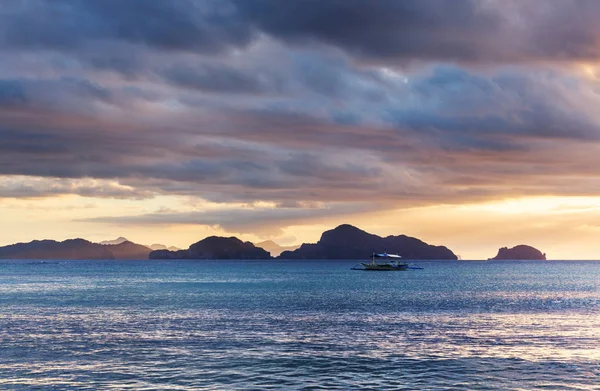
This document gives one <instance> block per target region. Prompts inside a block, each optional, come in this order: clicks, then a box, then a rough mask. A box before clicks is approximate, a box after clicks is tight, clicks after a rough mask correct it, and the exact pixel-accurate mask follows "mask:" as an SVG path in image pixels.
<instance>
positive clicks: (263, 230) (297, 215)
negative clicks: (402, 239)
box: [85, 203, 369, 235]
mask: <svg viewBox="0 0 600 391" xmlns="http://www.w3.org/2000/svg"><path fill="white" fill-rule="evenodd" d="M368 210H369V207H368V206H367V205H366V204H362V203H357V204H337V205H336V204H333V205H329V206H327V207H313V208H306V207H300V208H285V207H277V208H265V207H245V208H239V207H237V208H232V207H227V208H220V209H212V210H204V211H194V212H190V211H186V212H173V211H159V212H156V213H150V214H143V215H137V216H114V217H97V218H91V219H86V220H85V221H88V222H99V223H108V224H129V225H141V226H145V225H155V224H157V225H164V226H169V225H201V226H216V227H219V228H221V229H223V230H224V231H226V232H229V233H240V234H252V233H254V234H260V235H272V234H280V233H281V231H280V230H281V229H282V228H285V227H287V226H289V225H293V224H302V223H310V222H314V221H323V219H331V218H344V217H347V216H351V215H355V214H358V213H361V212H365V211H368Z"/></svg>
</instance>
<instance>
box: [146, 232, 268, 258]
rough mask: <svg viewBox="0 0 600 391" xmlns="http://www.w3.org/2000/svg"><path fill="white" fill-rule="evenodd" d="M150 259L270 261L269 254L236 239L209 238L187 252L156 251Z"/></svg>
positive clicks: (193, 245) (194, 245)
mask: <svg viewBox="0 0 600 391" xmlns="http://www.w3.org/2000/svg"><path fill="white" fill-rule="evenodd" d="M149 258H150V259H272V257H271V254H270V253H269V252H268V251H266V250H264V249H262V248H260V247H256V246H255V245H254V244H252V243H251V242H243V241H241V240H240V239H238V238H236V237H229V238H226V237H221V236H209V237H208V238H206V239H203V240H201V241H199V242H197V243H194V244H192V245H191V246H190V247H189V248H188V249H187V250H178V251H170V250H156V251H152V252H151V253H150V254H149Z"/></svg>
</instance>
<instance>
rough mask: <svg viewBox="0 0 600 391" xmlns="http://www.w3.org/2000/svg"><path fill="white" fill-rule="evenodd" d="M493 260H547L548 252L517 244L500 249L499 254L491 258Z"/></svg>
mask: <svg viewBox="0 0 600 391" xmlns="http://www.w3.org/2000/svg"><path fill="white" fill-rule="evenodd" d="M490 260H492V261H499V260H540V261H545V260H546V254H545V253H542V252H541V251H540V250H538V249H537V248H534V247H531V246H527V245H524V244H521V245H518V246H515V247H513V248H508V247H502V248H501V249H499V250H498V254H497V255H496V256H495V257H494V258H490Z"/></svg>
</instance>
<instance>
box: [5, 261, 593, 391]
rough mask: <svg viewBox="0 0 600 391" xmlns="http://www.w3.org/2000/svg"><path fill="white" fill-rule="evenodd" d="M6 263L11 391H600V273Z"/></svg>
mask: <svg viewBox="0 0 600 391" xmlns="http://www.w3.org/2000/svg"><path fill="white" fill-rule="evenodd" d="M355 263H356V261H83V260H82V261H43V262H38V261H24V260H14V261H13V260H0V389H3V390H5V389H6V390H34V389H35V390H55V389H59V390H62V389H65V390H84V389H85V390H268V389H285V390H304V389H305V390H317V389H327V390H336V389H339V390H387V389H390V390H445V389H452V390H530V389H544V390H600V290H599V286H600V262H596V261H585V262H583V261H582V262H578V261H564V262H563V261H547V262H540V261H531V262H529V261H528V262H517V261H505V262H501V261H498V262H467V261H462V262H461V261H439V262H434V261H429V262H419V264H420V266H423V267H424V270H411V271H393V272H362V271H353V270H350V268H351V267H352V266H354V264H355Z"/></svg>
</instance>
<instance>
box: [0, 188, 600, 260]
mask: <svg viewBox="0 0 600 391" xmlns="http://www.w3.org/2000/svg"><path fill="white" fill-rule="evenodd" d="M237 206H238V207H240V208H241V207H243V208H245V209H250V210H252V207H251V206H250V207H249V206H240V205H237ZM223 207H225V205H220V204H211V203H204V204H195V205H194V206H193V208H192V207H190V200H189V198H185V197H174V196H157V197H155V198H151V199H145V200H118V199H104V198H92V197H81V196H75V195H64V196H54V197H44V198H30V199H16V198H13V199H10V198H4V199H0V214H1V215H2V221H3V224H2V225H1V226H0V245H8V244H13V243H16V242H28V241H31V240H35V239H54V240H64V239H68V238H75V237H81V238H84V239H88V240H91V241H94V242H98V241H102V240H110V239H114V238H116V237H118V236H124V237H127V238H128V239H129V240H132V241H134V242H136V243H140V244H145V245H150V244H154V243H161V244H165V245H169V246H171V245H174V246H177V247H181V248H187V247H188V246H189V245H190V244H192V243H194V242H197V241H198V240H201V239H203V238H204V237H206V236H210V235H219V236H237V237H239V238H241V239H243V240H249V241H252V242H259V241H262V240H266V239H271V240H274V241H275V242H278V243H280V244H282V245H291V244H300V243H313V242H316V241H317V240H318V239H319V237H320V235H321V233H322V232H323V231H325V230H328V229H331V228H334V227H335V226H337V225H339V224H344V223H348V224H352V225H355V226H357V227H359V228H361V229H363V230H365V231H367V232H370V233H374V234H377V235H381V236H387V235H399V234H406V235H409V236H414V237H417V238H419V239H421V240H423V241H425V242H427V243H429V244H434V245H445V246H447V247H448V248H450V249H451V250H452V251H454V253H455V254H457V255H459V256H460V257H461V258H462V259H487V258H490V257H493V256H495V255H496V252H497V250H498V248H500V247H504V246H507V247H512V246H515V245H518V244H527V245H531V246H534V247H536V248H538V249H539V250H540V251H542V252H545V253H546V254H547V256H548V258H549V259H575V260H578V259H600V249H599V248H598V238H600V197H557V196H547V197H523V198H514V199H507V200H498V201H491V202H481V203H470V204H445V205H432V206H423V207H413V208H401V209H391V210H390V209H388V210H384V211H378V212H364V213H357V214H346V215H343V216H335V215H334V216H323V217H318V214H316V215H315V217H312V218H309V219H306V218H304V219H302V220H301V221H297V222H296V221H294V220H288V221H282V222H281V224H280V225H279V228H276V229H267V230H262V229H261V222H260V221H259V220H257V221H256V222H254V223H253V224H254V226H255V227H256V228H255V229H254V230H253V228H251V227H250V228H244V229H243V230H237V231H243V232H236V229H229V230H228V229H226V228H223V227H220V226H216V225H212V226H211V225H201V224H194V223H185V224H181V223H172V224H169V223H166V222H165V223H161V222H157V223H143V222H140V223H127V224H119V223H111V222H110V221H95V220H93V219H94V218H99V217H104V216H115V215H117V214H118V215H119V216H120V217H123V216H139V215H144V214H149V213H153V212H156V211H157V210H165V209H167V208H168V209H169V210H176V211H178V212H179V213H182V214H185V211H186V210H188V211H190V212H191V213H194V212H197V211H199V210H205V209H207V208H208V209H211V208H213V209H214V208H217V209H218V208H223ZM227 207H230V205H228V206H227ZM260 207H261V208H262V209H261V210H263V211H264V205H261V206H260ZM273 208H274V209H275V207H273ZM594 222H598V223H594ZM265 224H267V223H265ZM268 224H269V225H271V226H277V225H278V222H277V221H275V222H272V221H271V222H268Z"/></svg>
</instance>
